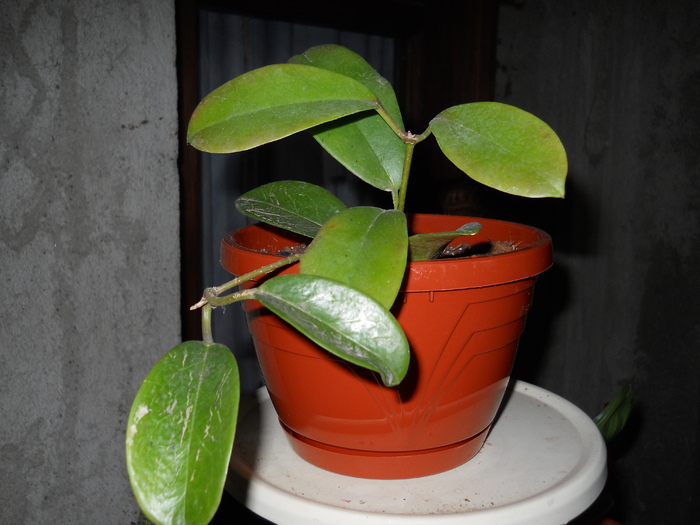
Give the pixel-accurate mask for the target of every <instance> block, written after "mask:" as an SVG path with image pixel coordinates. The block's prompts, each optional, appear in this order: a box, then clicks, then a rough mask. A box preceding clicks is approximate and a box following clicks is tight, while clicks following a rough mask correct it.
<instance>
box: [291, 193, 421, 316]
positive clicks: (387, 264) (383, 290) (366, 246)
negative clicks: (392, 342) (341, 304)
mask: <svg viewBox="0 0 700 525" xmlns="http://www.w3.org/2000/svg"><path fill="white" fill-rule="evenodd" d="M407 251H408V231H407V226H406V215H405V214H404V213H403V212H400V211H398V210H382V209H380V208H372V207H356V208H348V209H346V210H344V211H342V212H340V213H338V214H337V215H334V216H333V217H332V218H331V219H330V220H329V221H328V222H326V223H325V224H324V225H323V227H322V228H321V229H320V230H319V232H318V235H316V238H315V239H314V240H313V242H312V243H311V244H310V245H309V246H308V248H307V249H306V251H305V252H304V257H302V259H301V262H300V263H299V273H304V274H309V275H318V276H321V277H328V278H330V279H335V280H337V281H340V282H343V283H347V284H349V285H350V286H353V287H354V288H357V289H358V290H360V291H362V292H364V293H366V294H369V295H370V296H372V297H374V298H375V299H376V300H377V301H379V302H380V303H381V304H383V305H384V306H385V307H386V308H391V305H393V304H394V300H395V299H396V295H397V294H398V292H399V288H400V286H401V282H402V280H403V277H404V272H405V270H406V260H407Z"/></svg>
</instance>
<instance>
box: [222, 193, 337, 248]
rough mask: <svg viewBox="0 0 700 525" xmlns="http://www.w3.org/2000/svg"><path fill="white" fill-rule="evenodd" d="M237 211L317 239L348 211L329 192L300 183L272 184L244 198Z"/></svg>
mask: <svg viewBox="0 0 700 525" xmlns="http://www.w3.org/2000/svg"><path fill="white" fill-rule="evenodd" d="M236 208H237V209H238V210H239V211H240V212H242V213H244V214H245V215H247V216H249V217H252V218H254V219H257V220H259V221H263V222H266V223H267V224H272V225H273V226H277V227H279V228H283V229H285V230H289V231H293V232H296V233H300V234H302V235H306V236H308V237H315V236H316V234H317V233H318V230H319V229H320V228H321V226H322V225H323V223H325V222H326V221H327V220H328V219H330V218H331V217H332V216H333V215H335V214H336V213H338V212H339V211H341V210H344V209H345V205H344V204H343V203H342V201H341V200H340V199H338V197H336V196H335V195H333V194H332V193H331V192H329V191H328V190H326V189H324V188H322V187H320V186H316V185H315V184H310V183H308V182H300V181H289V180H285V181H280V182H271V183H270V184H265V185H263V186H259V187H258V188H255V189H254V190H251V191H249V192H248V193H245V194H244V195H241V196H240V197H239V198H238V199H237V200H236Z"/></svg>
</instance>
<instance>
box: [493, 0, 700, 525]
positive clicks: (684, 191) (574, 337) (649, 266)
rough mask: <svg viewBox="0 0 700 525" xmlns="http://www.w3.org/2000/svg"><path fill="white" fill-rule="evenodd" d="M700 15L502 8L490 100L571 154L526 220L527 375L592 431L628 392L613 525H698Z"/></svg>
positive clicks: (603, 5) (618, 5) (606, 8)
mask: <svg viewBox="0 0 700 525" xmlns="http://www.w3.org/2000/svg"><path fill="white" fill-rule="evenodd" d="M699 25H700V8H699V7H698V4H697V2H695V1H694V0H680V1H677V2H662V1H653V0H652V1H649V0H643V1H640V0H635V1H628V0H623V1H616V2H609V1H604V0H600V1H591V0H566V1H546V0H517V1H509V2H502V3H501V10H500V20H499V33H498V37H499V42H500V44H499V48H498V62H499V72H498V78H497V97H498V99H499V100H502V101H505V102H509V103H512V104H516V105H519V106H521V107H524V108H525V109H528V110H530V111H532V112H534V113H536V114H538V115H539V116H541V117H542V118H544V119H545V120H546V121H547V122H549V123H550V124H552V127H553V128H554V129H555V130H556V131H557V132H558V133H559V134H560V135H561V137H562V139H563V141H564V144H565V146H566V147H567V150H568V153H569V161H570V182H569V184H568V195H567V198H566V199H565V200H564V201H562V202H545V203H536V204H528V205H527V209H525V210H522V218H524V220H529V221H531V222H535V223H537V224H539V225H540V226H542V227H543V228H545V229H547V230H548V231H550V232H551V233H552V235H553V237H554V242H555V251H556V266H555V268H553V270H552V271H551V272H549V273H548V274H546V275H545V276H543V277H542V279H541V281H540V285H541V286H540V289H539V294H538V295H537V297H536V298H535V308H534V310H533V313H532V316H531V321H532V323H531V324H530V325H529V326H528V329H527V333H526V337H525V341H524V344H523V347H522V352H521V353H520V354H519V356H518V359H519V365H518V366H519V367H520V372H521V374H522V375H523V376H524V377H526V378H528V379H530V380H532V381H534V382H536V383H538V384H540V385H542V386H544V387H546V388H549V389H551V390H554V391H555V392H557V393H559V394H562V395H564V396H565V397H567V398H568V399H570V400H572V401H573V402H574V403H576V404H577V405H579V406H581V407H582V408H583V409H584V410H585V411H586V412H588V413H589V414H591V415H594V414H596V413H597V412H598V411H599V410H600V409H601V408H602V405H603V403H604V402H605V401H607V400H609V399H610V398H611V396H612V395H613V394H614V393H615V392H617V390H618V389H619V388H620V387H621V386H622V385H623V384H627V383H630V384H632V385H633V388H634V390H635V396H636V405H635V415H634V418H633V420H632V421H631V425H630V428H629V429H628V431H627V433H626V435H623V436H622V437H621V439H620V440H619V441H618V442H617V443H615V446H614V447H613V449H612V460H613V464H612V468H613V483H614V485H615V486H614V494H615V497H616V501H617V506H616V509H615V511H614V513H615V515H616V516H617V517H618V518H620V519H624V520H625V522H626V523H630V524H632V523H634V524H637V525H644V524H659V523H690V522H692V521H693V520H694V519H697V516H698V514H699V513H700V501H699V494H700V493H699V492H698V486H699V483H700V480H699V479H698V476H700V468H698V465H700V457H699V456H698V434H699V430H700V417H699V416H700V412H699V409H698V402H699V401H700V399H699V397H700V392H699V390H698V379H697V377H698V370H700V352H698V346H699V343H698V340H699V339H700V323H699V322H698V320H699V319H700V301H698V292H700V278H699V277H698V271H697V264H698V260H700V185H699V184H698V175H700V148H699V147H698V140H699V139H700V125H699V124H698V122H700V120H699V119H698V117H699V116H700V115H699V111H698V103H700V40H699V39H698V33H697V28H698V27H699Z"/></svg>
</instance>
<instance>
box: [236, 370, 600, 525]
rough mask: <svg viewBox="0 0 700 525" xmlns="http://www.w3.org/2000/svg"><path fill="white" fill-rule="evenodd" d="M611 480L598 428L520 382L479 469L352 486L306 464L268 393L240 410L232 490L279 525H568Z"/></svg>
mask: <svg viewBox="0 0 700 525" xmlns="http://www.w3.org/2000/svg"><path fill="white" fill-rule="evenodd" d="M606 477H607V470H606V451H605V443H604V441H603V439H602V437H601V435H600V432H599V431H598V429H597V427H596V426H595V424H594V423H593V421H592V420H591V419H590V418H589V417H588V416H587V415H586V414H584V413H583V412H582V411H581V410H580V409H578V408H577V407H576V406H574V405H573V404H571V403H570V402H568V401H566V400H565V399H563V398H561V397H559V396H557V395H555V394H553V393H551V392H548V391H546V390H544V389H542V388H539V387H537V386H534V385H531V384H528V383H524V382H522V381H515V382H514V386H513V387H512V388H510V389H509V390H508V391H507V392H506V396H505V398H504V403H503V407H502V410H501V412H500V414H499V415H498V416H497V419H496V421H495V423H494V424H493V426H492V429H491V431H490V433H489V436H488V438H487V440H486V443H485V445H484V447H483V448H482V449H481V451H480V452H479V453H478V454H477V455H476V456H475V457H474V458H473V459H472V460H471V461H469V462H467V463H465V464H464V465H462V466H460V467H457V468H455V469H452V470H450V471H447V472H443V473H440V474H436V475H433V476H426V477H422V478H414V479H405V480H371V479H361V478H352V477H347V476H342V475H339V474H334V473H332V472H327V471H325V470H322V469H319V468H317V467H315V466H313V465H311V464H309V463H307V462H306V461H304V460H302V459H301V458H299V457H298V456H297V455H296V454H295V453H294V452H293V451H292V449H291V446H290V445H289V443H288V442H287V439H286V437H285V434H284V431H283V430H282V428H281V427H280V425H279V422H278V420H277V415H276V414H275V411H274V408H273V406H272V403H271V402H270V398H269V396H268V395H267V391H266V390H265V389H264V388H262V389H259V390H257V391H256V392H254V393H253V394H252V395H251V396H248V398H246V399H245V400H244V402H243V403H242V404H241V410H240V416H239V422H238V430H237V436H236V443H235V445H234V449H233V456H232V458H231V465H230V468H229V476H228V480H227V485H226V488H227V490H228V491H229V492H230V493H231V494H232V495H233V496H234V497H235V498H236V499H237V500H238V501H240V502H241V503H243V504H244V505H246V506H247V507H248V508H249V509H250V510H252V511H253V512H255V513H256V514H258V515H260V516H262V517H264V518H266V519H268V520H270V521H272V522H273V523H276V524H278V525H287V524H289V525H298V524H299V523H304V524H328V525H345V524H347V525H356V524H359V523H362V524H377V525H387V524H397V525H398V524H426V525H439V524H457V523H459V524H462V525H516V524H517V525H562V524H564V523H567V522H568V521H570V520H572V519H573V518H575V517H576V516H578V515H579V514H581V513H582V512H583V511H584V510H586V509H587V508H588V507H589V506H590V505H591V504H592V503H593V502H594V501H595V500H596V498H597V497H598V495H599V494H600V493H601V491H602V490H603V486H604V484H605V480H606Z"/></svg>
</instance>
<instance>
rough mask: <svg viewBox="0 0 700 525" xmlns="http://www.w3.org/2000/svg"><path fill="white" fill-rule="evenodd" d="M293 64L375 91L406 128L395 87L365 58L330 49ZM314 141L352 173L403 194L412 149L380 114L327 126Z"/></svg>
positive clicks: (296, 59)
mask: <svg viewBox="0 0 700 525" xmlns="http://www.w3.org/2000/svg"><path fill="white" fill-rule="evenodd" d="M289 62H291V63H295V64H306V65H309V66H315V67H318V68H322V69H327V70H329V71H334V72H336V73H339V74H341V75H345V76H347V77H350V78H353V79H354V80H357V81H358V82H360V83H361V84H363V85H364V86H366V87H367V88H368V89H370V90H371V91H372V92H373V93H374V94H375V96H376V97H377V98H378V100H379V102H380V103H381V105H382V106H383V107H384V109H385V110H386V111H387V113H388V114H389V115H390V116H391V118H392V119H393V120H394V121H395V122H396V123H397V125H398V126H399V127H400V128H401V129H403V121H402V118H401V111H400V110H399V105H398V102H397V100H396V94H395V93H394V89H393V88H392V86H391V84H390V83H389V82H388V81H387V80H386V79H385V78H384V77H382V76H381V75H380V74H379V73H378V72H377V71H376V70H375V69H374V68H373V67H372V66H371V65H370V64H368V63H367V62H366V61H365V59H364V58H362V57H361V56H360V55H358V54H356V53H354V52H353V51H350V50H349V49H346V48H344V47H342V46H335V45H324V46H316V47H312V48H311V49H309V50H307V51H306V52H305V53H303V54H302V55H297V56H294V57H292V58H291V59H290V60H289ZM314 137H315V138H316V140H318V142H319V143H320V144H321V145H322V146H323V147H324V149H325V150H326V151H328V152H329V153H330V154H331V155H332V156H333V157H334V158H335V159H337V160H338V161H339V162H340V163H341V164H342V165H343V166H345V167H346V168H347V169H348V170H349V171H350V172H352V173H354V174H355V175H357V176H358V177H359V178H361V179H362V180H364V181H365V182H367V183H368V184H371V185H372V186H374V187H376V188H379V189H381V190H384V191H392V190H398V188H399V187H400V186H401V176H402V170H403V163H404V158H405V156H406V145H405V144H404V143H403V141H402V140H401V139H400V138H399V137H398V135H396V133H395V132H394V131H393V130H392V129H391V128H390V127H389V126H388V125H387V123H386V122H384V119H383V118H382V117H381V116H379V114H377V113H375V112H371V113H367V114H361V115H356V116H354V117H348V118H344V119H342V120H338V121H334V122H332V123H329V124H326V125H324V126H322V127H321V129H320V130H319V131H317V132H315V133H314Z"/></svg>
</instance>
